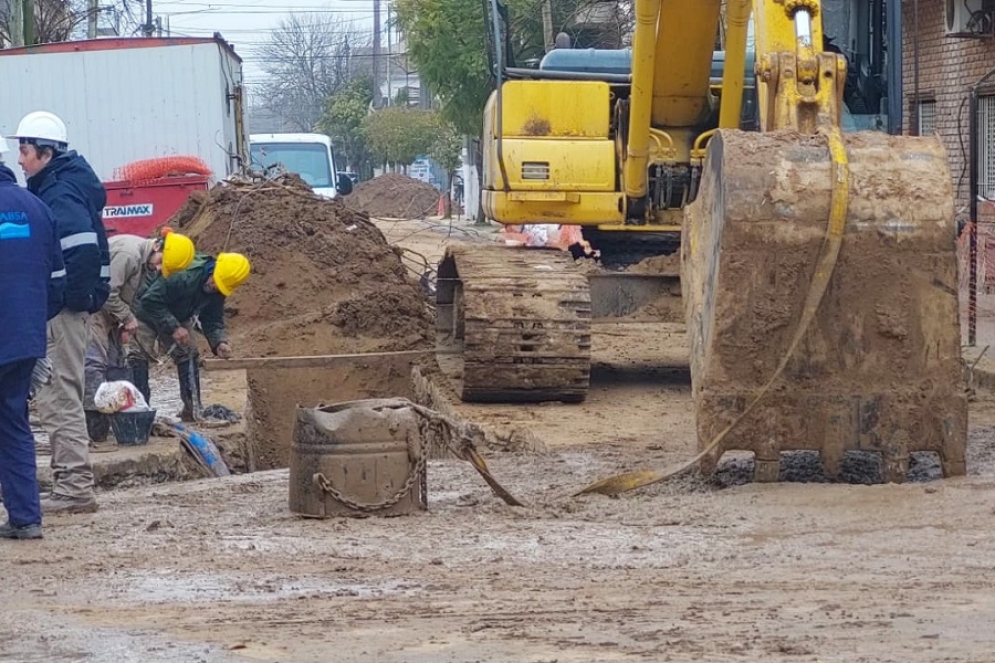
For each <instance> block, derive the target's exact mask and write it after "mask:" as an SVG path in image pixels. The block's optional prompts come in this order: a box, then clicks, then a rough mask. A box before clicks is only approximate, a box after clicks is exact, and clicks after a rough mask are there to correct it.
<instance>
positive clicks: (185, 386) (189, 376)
mask: <svg viewBox="0 0 995 663" xmlns="http://www.w3.org/2000/svg"><path fill="white" fill-rule="evenodd" d="M176 375H177V377H178V378H179V381H180V400H181V401H183V409H182V410H180V415H179V416H180V421H185V422H192V421H197V417H198V416H199V415H200V412H196V411H195V410H196V406H197V404H199V403H200V367H199V366H198V365H197V359H196V358H194V359H188V360H186V361H181V362H180V363H178V364H177V365H176ZM191 383H192V384H191ZM191 386H192V387H193V389H196V392H195V391H193V390H192V389H191Z"/></svg>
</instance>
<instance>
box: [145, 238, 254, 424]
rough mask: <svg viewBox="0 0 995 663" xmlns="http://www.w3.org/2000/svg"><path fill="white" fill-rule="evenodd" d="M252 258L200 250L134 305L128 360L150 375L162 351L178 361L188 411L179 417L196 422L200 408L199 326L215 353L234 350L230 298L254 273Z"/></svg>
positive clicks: (225, 355)
mask: <svg viewBox="0 0 995 663" xmlns="http://www.w3.org/2000/svg"><path fill="white" fill-rule="evenodd" d="M250 271H251V267H250V265H249V260H248V258H246V257H245V256H243V255H241V254H238V253H220V254H218V256H217V258H212V257H211V256H208V255H205V254H203V253H197V254H196V255H195V257H194V259H193V261H192V262H191V263H190V265H189V266H188V267H187V268H186V269H185V270H183V271H182V272H180V273H178V274H174V275H172V276H170V277H168V278H157V279H155V280H153V281H152V283H151V284H150V285H149V286H148V288H146V289H145V290H144V291H143V292H142V293H141V294H140V295H139V297H138V301H137V304H136V305H135V307H134V312H135V317H136V318H137V319H138V329H137V330H136V332H135V336H134V338H132V339H131V341H130V342H129V345H128V364H129V366H131V368H132V370H134V371H136V373H140V372H142V371H144V372H145V374H148V370H149V369H148V366H149V362H150V361H152V360H156V359H158V356H159V353H158V351H157V347H156V343H158V344H159V346H158V347H159V349H161V348H168V349H167V350H166V353H167V354H168V355H169V356H170V358H171V359H172V360H173V363H174V364H175V365H176V369H177V375H178V377H179V380H180V398H181V399H182V401H183V410H182V411H181V412H180V419H182V420H183V421H193V420H195V418H196V417H197V416H199V414H200V413H199V412H198V411H197V408H198V407H199V404H200V370H199V368H198V358H199V353H198V351H197V344H196V342H195V341H194V338H193V332H194V330H195V328H197V327H198V326H199V328H200V330H201V332H202V333H203V334H204V337H205V338H206V339H207V343H208V345H210V347H211V351H212V352H213V353H214V354H215V355H216V356H218V357H221V358H222V359H228V358H229V357H231V353H232V349H231V345H230V344H229V343H228V338H227V333H226V330H225V319H224V304H225V298H226V297H228V296H229V295H231V293H232V292H234V290H235V289H236V288H237V287H238V286H239V285H241V284H242V283H243V282H244V281H245V279H246V278H248V276H249V272H250Z"/></svg>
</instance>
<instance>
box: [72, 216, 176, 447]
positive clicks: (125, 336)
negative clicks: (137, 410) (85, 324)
mask: <svg viewBox="0 0 995 663" xmlns="http://www.w3.org/2000/svg"><path fill="white" fill-rule="evenodd" d="M108 245H109V247H110V253H111V291H110V295H109V296H108V297H107V302H106V303H105V304H104V306H103V308H101V309H100V311H99V312H98V313H96V314H95V315H93V316H92V317H91V318H90V343H89V346H88V348H87V352H86V389H85V392H84V397H83V405H84V408H85V410H86V430H87V433H88V435H89V437H90V441H91V442H92V443H93V444H95V445H100V444H101V443H103V442H104V441H105V440H106V439H107V433H108V430H109V429H110V416H109V415H106V414H104V413H102V412H100V411H98V410H97V408H96V406H95V405H94V402H93V397H94V395H95V394H96V393H97V388H98V387H100V385H101V384H103V383H104V382H110V381H113V380H129V381H130V382H132V384H134V385H135V386H136V387H137V388H138V391H140V392H141V393H142V395H143V396H145V400H146V401H148V400H149V397H150V390H149V373H148V364H145V365H144V369H143V367H142V366H138V367H132V368H131V370H128V368H127V366H126V364H125V352H124V350H125V347H126V346H127V344H128V341H129V338H130V337H131V336H132V335H134V334H135V332H136V331H137V330H138V318H137V317H136V316H135V313H134V306H135V300H136V298H137V295H138V293H140V292H141V291H143V290H144V289H145V288H146V287H148V285H149V284H151V282H152V281H153V280H154V279H155V277H156V276H158V275H159V274H160V273H161V274H162V276H164V277H169V276H172V275H173V274H176V273H178V272H181V271H183V270H184V269H186V268H187V266H188V265H189V264H190V263H191V262H192V261H193V258H194V245H193V242H192V241H191V240H190V238H189V237H186V236H185V235H180V234H178V233H174V232H172V230H171V229H169V228H165V229H163V232H162V234H161V236H160V237H155V238H152V239H148V238H144V237H139V236H138V235H116V236H114V237H111V238H110V239H109V240H108ZM95 448H96V449H97V450H103V449H104V448H103V447H99V446H98V447H95ZM111 448H112V447H111Z"/></svg>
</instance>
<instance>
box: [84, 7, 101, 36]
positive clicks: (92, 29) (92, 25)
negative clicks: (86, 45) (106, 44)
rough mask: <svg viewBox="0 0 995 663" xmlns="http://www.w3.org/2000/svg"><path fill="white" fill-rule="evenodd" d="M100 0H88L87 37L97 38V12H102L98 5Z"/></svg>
mask: <svg viewBox="0 0 995 663" xmlns="http://www.w3.org/2000/svg"><path fill="white" fill-rule="evenodd" d="M98 1H99V0H89V2H87V10H86V38H87V39H96V38H97V14H98V13H99V12H100V7H99V6H98V5H97V2H98Z"/></svg>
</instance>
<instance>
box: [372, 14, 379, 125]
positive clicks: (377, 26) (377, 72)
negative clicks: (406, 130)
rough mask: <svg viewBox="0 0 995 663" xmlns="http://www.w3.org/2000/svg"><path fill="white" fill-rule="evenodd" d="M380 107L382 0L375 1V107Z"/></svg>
mask: <svg viewBox="0 0 995 663" xmlns="http://www.w3.org/2000/svg"><path fill="white" fill-rule="evenodd" d="M380 106H381V97H380V0H373V107H374V108H379V107H380Z"/></svg>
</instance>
